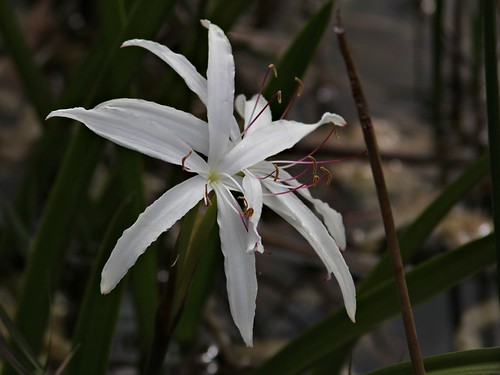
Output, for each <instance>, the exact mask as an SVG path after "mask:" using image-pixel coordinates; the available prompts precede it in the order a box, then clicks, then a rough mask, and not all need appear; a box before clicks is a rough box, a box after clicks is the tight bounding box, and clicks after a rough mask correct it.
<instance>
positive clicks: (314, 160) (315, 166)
mask: <svg viewBox="0 0 500 375" xmlns="http://www.w3.org/2000/svg"><path fill="white" fill-rule="evenodd" d="M307 158H308V159H309V160H311V161H312V163H313V175H316V173H317V172H318V163H317V162H316V159H315V158H313V157H312V156H311V155H309V156H308V157H307Z"/></svg>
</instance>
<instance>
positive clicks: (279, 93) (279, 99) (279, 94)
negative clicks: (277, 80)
mask: <svg viewBox="0 0 500 375" xmlns="http://www.w3.org/2000/svg"><path fill="white" fill-rule="evenodd" d="M281 101H282V100H281V90H278V103H279V104H281Z"/></svg>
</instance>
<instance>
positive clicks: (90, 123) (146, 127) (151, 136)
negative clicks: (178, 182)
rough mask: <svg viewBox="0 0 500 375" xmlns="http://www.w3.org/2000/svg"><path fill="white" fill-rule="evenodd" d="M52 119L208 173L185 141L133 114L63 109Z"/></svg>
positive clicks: (161, 158) (102, 110) (201, 161)
mask: <svg viewBox="0 0 500 375" xmlns="http://www.w3.org/2000/svg"><path fill="white" fill-rule="evenodd" d="M50 117H66V118H70V119H73V120H77V121H80V122H82V123H84V124H85V125H86V126H87V127H88V128H89V129H90V130H92V131H93V132H94V133H96V134H98V135H100V136H101V137H104V138H106V139H108V140H110V141H112V142H114V143H116V144H119V145H120V146H123V147H127V148H130V149H132V150H135V151H139V152H141V153H143V154H145V155H148V156H151V157H153V158H157V159H160V160H163V161H166V162H168V163H172V164H177V165H181V164H182V160H183V158H184V157H185V156H186V155H188V154H189V153H190V152H191V154H190V156H189V157H187V158H186V159H185V161H184V165H185V167H186V168H188V169H190V170H191V171H193V172H201V171H206V170H207V165H206V162H205V161H204V160H203V159H202V158H201V157H200V156H199V155H198V154H197V153H195V152H192V151H193V149H192V148H191V147H190V146H189V145H188V144H187V143H186V142H184V141H183V140H182V139H181V138H179V137H178V136H177V135H175V134H174V133H173V132H172V131H170V130H168V129H167V128H166V127H164V126H161V125H158V124H157V123H155V122H151V121H149V120H146V119H143V118H141V117H138V116H136V115H135V113H134V112H133V111H124V110H121V109H117V108H108V107H99V106H98V107H96V108H94V109H89V110H86V109H84V108H70V109H60V110H57V111H53V112H51V113H50V114H49V115H48V116H47V118H50Z"/></svg>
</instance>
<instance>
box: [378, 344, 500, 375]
mask: <svg viewBox="0 0 500 375" xmlns="http://www.w3.org/2000/svg"><path fill="white" fill-rule="evenodd" d="M424 363H425V369H426V372H427V374H428V375H459V374H461V375H484V374H498V373H500V347H494V348H484V349H476V350H467V351H461V352H454V353H446V354H440V355H435V356H430V357H426V358H424ZM411 373H412V367H411V363H410V362H404V363H398V364H397V365H392V366H388V367H384V368H383V369H380V370H377V371H372V372H370V373H369V374H368V375H399V374H411Z"/></svg>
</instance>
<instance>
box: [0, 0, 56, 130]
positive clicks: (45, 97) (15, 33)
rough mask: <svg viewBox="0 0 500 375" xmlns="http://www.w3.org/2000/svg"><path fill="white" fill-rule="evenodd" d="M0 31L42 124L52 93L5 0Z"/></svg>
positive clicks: (0, 10) (1, 6)
mask: <svg viewBox="0 0 500 375" xmlns="http://www.w3.org/2000/svg"><path fill="white" fill-rule="evenodd" d="M0 32H1V33H2V36H3V42H4V43H5V45H6V46H7V48H8V50H9V52H10V53H9V55H10V57H11V58H12V60H13V62H14V66H15V67H16V70H17V72H18V74H19V78H20V79H21V81H22V83H23V86H24V89H25V92H26V94H27V95H28V96H29V98H30V99H31V103H32V104H33V106H34V108H35V111H36V114H37V116H38V119H39V120H40V122H41V123H42V124H43V121H44V120H45V117H46V116H47V113H49V111H50V109H51V108H52V105H53V102H52V94H51V92H50V90H49V85H48V83H47V81H46V79H45V77H44V76H43V75H42V73H41V72H40V69H39V68H38V66H37V64H36V63H35V60H34V58H33V54H32V53H31V51H30V50H29V48H28V45H27V44H26V40H25V38H24V36H23V34H22V31H21V28H20V27H19V24H18V23H17V17H16V15H15V14H14V12H13V11H12V7H11V6H10V4H9V2H8V1H7V0H0Z"/></svg>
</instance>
